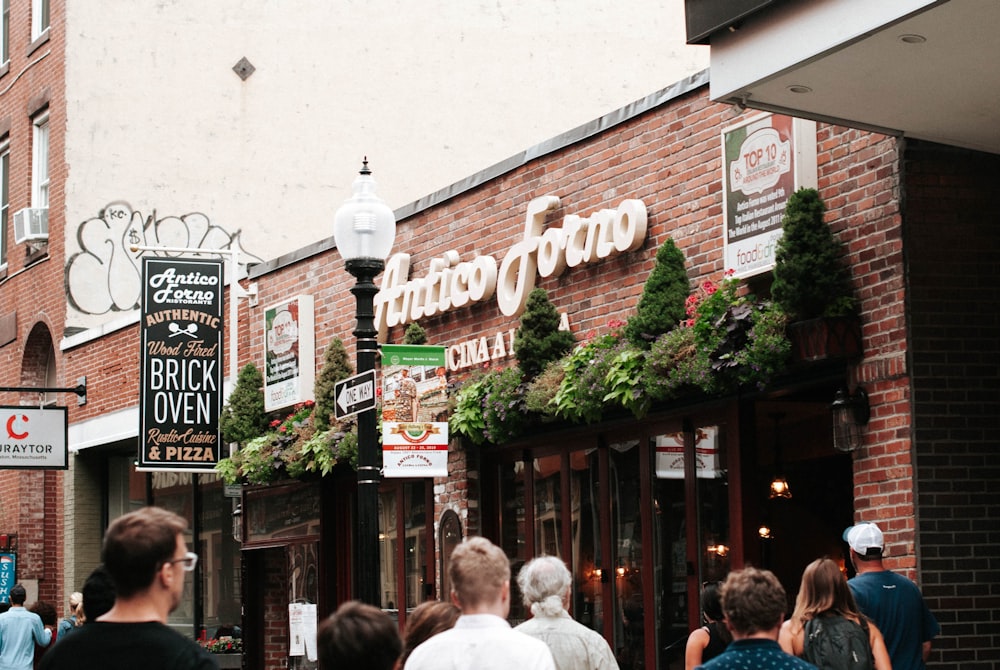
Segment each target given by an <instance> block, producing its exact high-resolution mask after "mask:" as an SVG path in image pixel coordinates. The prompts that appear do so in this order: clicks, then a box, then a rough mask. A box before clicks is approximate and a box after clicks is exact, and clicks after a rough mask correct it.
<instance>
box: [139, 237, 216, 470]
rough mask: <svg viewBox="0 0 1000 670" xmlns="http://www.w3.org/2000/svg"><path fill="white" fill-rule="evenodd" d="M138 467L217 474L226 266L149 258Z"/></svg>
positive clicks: (145, 283) (142, 318)
mask: <svg viewBox="0 0 1000 670" xmlns="http://www.w3.org/2000/svg"><path fill="white" fill-rule="evenodd" d="M142 270H143V274H142V277H143V294H142V312H141V315H140V321H139V329H140V340H141V347H142V351H141V359H142V373H141V380H140V390H139V392H140V399H139V400H140V402H139V405H140V408H139V413H140V417H141V422H142V425H141V427H140V431H139V469H147V470H149V469H166V470H185V471H192V472H214V471H215V470H214V469H215V464H216V463H218V461H219V459H220V457H221V446H222V445H221V443H222V440H221V439H220V435H219V415H220V413H221V409H222V372H223V365H222V361H223V358H222V355H223V351H222V341H223V340H222V337H223V318H222V316H223V311H222V303H223V264H222V261H220V260H207V259H178V258H155V257H154V258H144V259H143V265H142Z"/></svg>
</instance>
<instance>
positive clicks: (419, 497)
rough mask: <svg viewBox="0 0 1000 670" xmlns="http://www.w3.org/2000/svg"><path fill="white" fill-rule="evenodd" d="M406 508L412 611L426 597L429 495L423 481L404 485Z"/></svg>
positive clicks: (408, 596)
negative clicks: (427, 498) (427, 496)
mask: <svg viewBox="0 0 1000 670" xmlns="http://www.w3.org/2000/svg"><path fill="white" fill-rule="evenodd" d="M403 491H404V497H403V500H404V502H405V509H404V510H403V526H404V528H405V529H406V545H405V552H406V553H405V555H404V557H403V562H404V564H405V570H406V607H407V610H412V609H413V608H414V607H416V606H417V605H419V604H420V603H422V602H423V601H424V600H425V599H426V598H425V595H424V580H425V577H424V576H425V575H426V574H427V532H426V527H427V517H426V511H427V510H426V508H427V505H426V504H425V501H426V495H425V489H424V482H423V480H421V481H418V482H407V483H406V484H405V485H404V486H403Z"/></svg>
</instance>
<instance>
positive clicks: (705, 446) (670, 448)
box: [656, 426, 720, 479]
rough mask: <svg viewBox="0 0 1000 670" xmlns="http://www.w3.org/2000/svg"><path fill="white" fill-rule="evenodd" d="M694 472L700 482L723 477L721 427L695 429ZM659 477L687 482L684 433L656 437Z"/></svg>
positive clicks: (657, 473)
mask: <svg viewBox="0 0 1000 670" xmlns="http://www.w3.org/2000/svg"><path fill="white" fill-rule="evenodd" d="M694 472H695V476H696V477H697V478H698V479H714V478H715V477H718V476H719V474H720V472H719V427H718V426H706V427H705V428H697V429H695V432H694ZM656 477H657V478H658V479H684V433H671V434H670V435H657V436H656Z"/></svg>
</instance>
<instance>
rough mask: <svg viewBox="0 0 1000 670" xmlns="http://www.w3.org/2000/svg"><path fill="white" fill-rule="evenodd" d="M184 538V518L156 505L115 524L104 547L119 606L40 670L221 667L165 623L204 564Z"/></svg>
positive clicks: (45, 659)
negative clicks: (187, 580)
mask: <svg viewBox="0 0 1000 670" xmlns="http://www.w3.org/2000/svg"><path fill="white" fill-rule="evenodd" d="M185 532H187V522H186V521H185V520H184V519H183V518H182V517H180V516H178V515H176V514H174V513H173V512H168V511H167V510H164V509H160V508H158V507H144V508H142V509H140V510H137V511H135V512H132V513H130V514H126V515H125V516H122V517H119V518H118V519H116V520H115V521H114V522H113V523H112V524H111V526H110V527H108V530H107V532H106V533H105V534H104V545H103V547H102V549H101V559H102V561H103V562H104V566H105V568H106V569H107V571H108V573H109V574H110V575H111V579H112V581H114V585H115V593H116V597H115V604H114V605H113V606H112V608H111V609H110V610H109V611H108V612H107V613H106V614H104V615H102V616H100V617H99V618H98V619H97V620H96V621H94V622H88V625H86V626H83V627H82V628H80V629H79V630H78V631H76V632H74V633H73V634H72V635H69V636H67V637H66V640H65V641H64V642H62V643H60V644H57V645H56V646H55V647H53V648H52V649H51V650H50V651H49V652H48V653H47V654H45V656H44V657H43V658H42V664H41V669H43V670H78V669H79V668H81V667H82V668H90V667H93V668H98V667H99V668H103V669H104V670H119V669H120V670H125V669H126V668H129V669H131V668H136V667H142V668H143V670H167V669H171V670H174V669H176V670H181V669H185V670H186V669H188V668H195V669H198V670H215V669H217V668H218V664H217V663H216V662H215V659H214V658H213V656H212V655H211V654H210V653H208V652H206V651H205V650H204V649H202V648H201V647H200V646H199V645H198V644H196V643H195V642H193V641H192V640H190V639H188V638H186V637H184V636H183V635H181V634H180V633H178V632H177V631H175V630H174V629H172V628H170V627H169V626H168V625H167V617H168V616H169V614H170V613H171V612H172V611H174V609H176V608H177V606H178V605H179V604H180V602H181V596H182V594H183V593H184V579H185V576H186V575H187V573H189V572H192V571H193V570H194V569H195V567H196V566H197V565H198V555H197V554H194V553H192V552H190V551H188V550H187V544H186V543H185V541H184V534H185ZM84 607H86V600H85V601H84Z"/></svg>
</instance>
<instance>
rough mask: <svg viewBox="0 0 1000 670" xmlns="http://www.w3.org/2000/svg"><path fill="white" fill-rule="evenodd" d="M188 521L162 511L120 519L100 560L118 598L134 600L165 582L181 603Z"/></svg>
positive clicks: (106, 537) (141, 512) (142, 511)
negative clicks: (112, 582)
mask: <svg viewBox="0 0 1000 670" xmlns="http://www.w3.org/2000/svg"><path fill="white" fill-rule="evenodd" d="M186 531H187V521H185V520H184V518H183V517H181V516H178V515H177V514H174V513H173V512H169V511H167V510H165V509H161V508H159V507H143V508H142V509H138V510H136V511H134V512H130V513H129V514H126V515H124V516H121V517H118V518H117V519H115V520H114V522H112V524H111V525H110V526H109V527H108V530H107V532H106V533H105V534H104V545H103V547H102V549H101V560H102V561H103V563H104V566H105V567H106V568H107V570H108V572H109V573H110V574H111V579H112V580H113V581H114V583H115V592H116V594H117V596H118V597H119V598H131V597H133V596H135V595H137V594H140V593H142V592H144V591H146V590H148V589H149V588H150V587H152V586H153V585H154V583H155V582H156V580H157V579H159V578H162V584H163V586H164V587H165V588H166V589H167V590H169V591H171V592H172V593H173V595H174V596H175V598H174V599H175V600H176V602H174V603H173V605H172V607H171V609H173V607H176V606H177V604H178V603H179V602H180V597H181V594H182V592H183V589H184V569H185V567H186V564H188V565H189V564H190V563H189V562H187V561H186V559H185V554H186V551H187V546H186V544H185V542H184V533H185V532H186Z"/></svg>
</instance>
